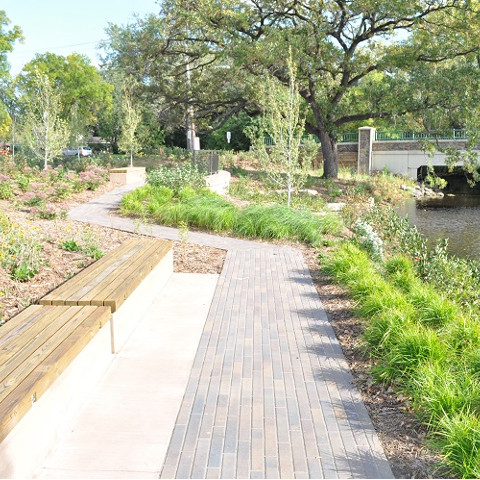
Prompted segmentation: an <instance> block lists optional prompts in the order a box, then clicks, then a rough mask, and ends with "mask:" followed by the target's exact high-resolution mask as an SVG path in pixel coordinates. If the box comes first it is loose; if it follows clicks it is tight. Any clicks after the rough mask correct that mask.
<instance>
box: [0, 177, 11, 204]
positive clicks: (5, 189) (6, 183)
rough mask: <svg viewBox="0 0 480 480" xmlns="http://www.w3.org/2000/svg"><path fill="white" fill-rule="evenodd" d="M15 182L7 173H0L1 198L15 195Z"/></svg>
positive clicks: (6, 198) (4, 198) (5, 198)
mask: <svg viewBox="0 0 480 480" xmlns="http://www.w3.org/2000/svg"><path fill="white" fill-rule="evenodd" d="M13 193H14V183H13V181H12V179H11V178H10V177H8V176H7V175H2V174H0V199H1V200H8V199H9V198H12V197H13Z"/></svg>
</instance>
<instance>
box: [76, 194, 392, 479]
mask: <svg viewBox="0 0 480 480" xmlns="http://www.w3.org/2000/svg"><path fill="white" fill-rule="evenodd" d="M136 186H137V185H130V186H125V187H121V188H119V189H116V190H114V191H112V192H111V193H108V194H107V195H105V196H103V197H100V198H97V199H95V200H93V201H91V202H89V203H87V204H84V205H81V206H79V207H76V208H74V209H73V210H72V211H71V212H70V218H71V219H73V220H78V221H82V222H87V223H92V224H98V225H103V226H107V227H111V228H115V229H121V230H126V231H136V232H139V233H145V234H147V235H152V236H158V237H161V238H167V239H173V240H176V239H178V231H177V230H176V229H173V228H166V227H161V226H155V225H147V226H142V225H140V224H138V223H136V222H135V220H131V219H125V218H120V217H117V216H115V215H114V212H115V210H116V208H117V205H118V202H119V201H120V199H121V197H122V195H123V194H124V193H125V192H127V191H128V190H131V189H133V188H134V187H136ZM112 214H113V215H112ZM189 241H190V242H192V243H196V244H200V245H208V246H212V247H217V248H222V249H225V250H227V251H228V253H227V256H226V261H225V264H224V267H223V271H222V273H221V275H220V277H219V281H218V284H217V287H216V290H215V292H214V295H213V301H212V304H211V306H210V311H209V313H208V316H207V320H206V323H205V327H204V329H203V333H202V335H201V338H200V342H199V345H198V350H197V353H196V356H195V358H194V361H193V368H192V370H191V372H190V376H189V380H188V383H187V386H186V391H185V393H184V396H183V401H182V403H181V407H180V411H179V414H178V417H177V419H176V422H175V426H174V428H173V432H172V434H171V437H170V443H169V447H168V451H167V453H166V456H165V458H164V459H163V460H162V461H161V465H163V467H161V469H160V472H159V473H160V475H161V478H394V477H393V474H392V471H391V469H390V466H389V464H388V462H387V460H386V458H385V455H384V452H383V449H382V447H381V444H380V442H379V440H378V437H377V435H376V433H375V430H374V428H373V425H372V423H371V420H370V418H369V416H368V413H367V410H366V409H365V406H364V404H363V402H362V399H361V396H360V393H359V392H358V391H357V390H356V389H355V388H354V387H353V385H352V376H351V374H350V371H349V368H348V365H347V363H346V361H345V358H344V356H343V353H342V350H341V348H340V345H339V343H338V341H337V338H336V336H335V333H334V331H333V329H332V327H331V325H330V324H329V322H328V319H327V316H326V313H325V311H324V310H323V307H322V304H321V302H320V299H319V297H318V295H317V292H316V290H315V286H314V284H313V282H312V279H311V277H310V273H309V270H308V267H307V265H306V264H305V262H304V259H303V256H302V254H301V252H300V251H298V250H296V249H292V248H287V247H276V246H272V245H269V244H266V243H259V242H250V241H244V240H237V239H231V238H225V237H219V236H214V235H208V234H202V233H195V232H190V233H189ZM188 298H189V293H188V292H185V301H186V302H188ZM139 408H141V406H139Z"/></svg>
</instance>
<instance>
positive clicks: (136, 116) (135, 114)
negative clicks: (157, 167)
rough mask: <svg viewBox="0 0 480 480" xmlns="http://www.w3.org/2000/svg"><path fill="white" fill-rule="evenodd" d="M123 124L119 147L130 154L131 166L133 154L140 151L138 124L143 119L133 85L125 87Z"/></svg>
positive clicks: (131, 164)
mask: <svg viewBox="0 0 480 480" xmlns="http://www.w3.org/2000/svg"><path fill="white" fill-rule="evenodd" d="M122 110H123V124H122V134H121V136H120V140H119V142H118V145H119V147H120V148H121V149H122V150H125V151H126V152H128V153H129V154H130V166H131V167H133V155H134V154H135V153H137V152H138V151H139V147H140V143H139V141H138V138H137V136H136V133H137V129H138V126H139V125H140V122H141V121H142V114H141V111H140V109H139V107H138V105H136V104H135V99H134V97H133V91H132V87H131V86H130V85H124V87H123V106H122Z"/></svg>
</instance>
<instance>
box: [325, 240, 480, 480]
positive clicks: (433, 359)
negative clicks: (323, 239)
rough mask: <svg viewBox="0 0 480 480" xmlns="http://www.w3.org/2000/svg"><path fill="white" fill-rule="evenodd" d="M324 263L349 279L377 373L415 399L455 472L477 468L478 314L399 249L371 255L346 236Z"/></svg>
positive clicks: (471, 473) (479, 394)
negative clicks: (378, 258)
mask: <svg viewBox="0 0 480 480" xmlns="http://www.w3.org/2000/svg"><path fill="white" fill-rule="evenodd" d="M323 268H324V269H325V270H326V271H327V272H329V273H330V274H331V275H332V276H333V277H334V278H335V279H336V280H337V281H339V282H340V283H342V284H343V285H345V286H346V288H347V289H348V290H349V292H350V294H351V296H352V297H353V298H354V299H355V300H356V302H357V307H356V311H357V313H358V315H359V316H360V317H361V318H363V319H364V326H365V328H364V335H363V341H364V342H365V351H366V352H368V354H369V355H370V356H371V357H372V359H373V360H374V367H373V369H372V374H373V377H374V379H376V380H377V381H378V382H383V383H386V384H389V385H391V386H393V387H394V388H396V389H397V390H398V391H399V392H402V393H404V394H406V395H407V396H408V397H410V398H411V399H412V402H411V403H412V406H413V408H414V409H415V411H416V413H417V415H418V417H419V419H420V420H421V421H423V422H424V423H425V424H426V425H427V427H428V428H429V432H430V434H429V439H430V442H431V443H432V445H434V446H435V448H437V449H438V450H439V452H440V453H442V454H443V455H444V459H445V463H446V464H447V465H448V466H449V467H450V468H451V469H452V473H453V474H455V475H458V476H461V477H464V478H471V477H472V476H475V477H478V474H479V473H480V451H479V448H480V423H479V419H478V416H479V415H480V322H479V320H480V318H479V316H478V311H477V313H476V315H474V314H473V311H472V310H471V309H465V308H463V307H462V305H461V302H460V303H459V302H457V301H455V300H454V299H452V298H449V296H448V295H445V294H443V293H439V292H438V291H437V287H436V286H435V285H429V284H427V283H425V282H423V281H422V280H421V279H420V277H419V274H418V273H417V271H416V269H415V267H414V265H413V263H412V260H411V259H409V258H407V257H405V256H401V255H395V256H394V257H392V258H390V259H388V260H386V261H385V262H380V263H378V262H373V261H372V260H371V258H370V257H369V255H368V253H367V252H366V251H364V250H362V249H361V248H360V247H359V246H358V245H355V244H354V243H352V242H350V241H347V242H344V243H342V244H341V245H339V246H338V247H337V248H336V250H334V251H333V252H332V253H331V254H330V255H324V256H323Z"/></svg>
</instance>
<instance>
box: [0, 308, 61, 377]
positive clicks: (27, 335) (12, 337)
mask: <svg viewBox="0 0 480 480" xmlns="http://www.w3.org/2000/svg"><path fill="white" fill-rule="evenodd" d="M33 307H34V306H30V307H28V308H27V309H26V310H24V311H25V312H26V313H28V312H30V311H31V312H32V316H31V317H30V318H29V319H28V323H26V325H25V326H26V328H23V326H22V325H19V326H18V328H15V329H13V330H12V331H11V332H9V333H8V334H7V335H4V336H3V337H2V338H1V339H0V344H1V346H2V347H1V350H0V381H2V380H3V379H4V378H5V377H4V376H3V375H4V374H3V372H5V371H6V365H8V364H10V363H11V362H12V360H11V359H12V357H14V356H17V355H19V354H20V353H21V350H22V349H23V348H28V344H29V343H31V342H32V341H34V340H35V339H36V337H37V336H38V335H39V334H41V333H42V330H43V329H44V328H45V327H50V330H51V329H52V327H51V326H50V323H51V324H52V325H54V326H55V325H56V320H57V318H58V317H59V316H60V315H61V314H62V311H61V310H59V309H55V308H53V307H47V306H45V307H42V306H40V309H42V310H40V311H39V312H36V311H35V310H36V309H34V308H33ZM53 328H54V327H53Z"/></svg>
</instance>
